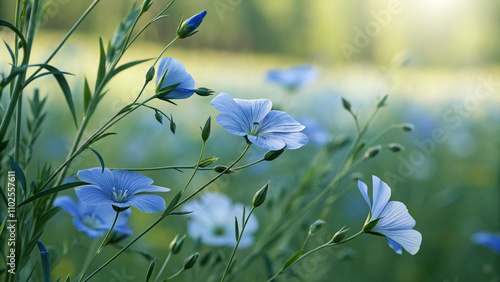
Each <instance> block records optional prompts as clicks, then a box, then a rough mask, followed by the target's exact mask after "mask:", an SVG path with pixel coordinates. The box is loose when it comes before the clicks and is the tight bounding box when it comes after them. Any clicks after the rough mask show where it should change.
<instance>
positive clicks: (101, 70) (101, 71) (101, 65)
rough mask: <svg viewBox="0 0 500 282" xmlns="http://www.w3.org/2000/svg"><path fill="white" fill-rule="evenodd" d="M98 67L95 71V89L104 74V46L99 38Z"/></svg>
mask: <svg viewBox="0 0 500 282" xmlns="http://www.w3.org/2000/svg"><path fill="white" fill-rule="evenodd" d="M99 52H100V55H99V67H98V69H97V80H96V83H95V86H96V89H97V87H98V85H100V84H101V83H102V80H103V79H104V74H105V72H106V52H105V51H104V44H103V43H102V38H101V37H99Z"/></svg>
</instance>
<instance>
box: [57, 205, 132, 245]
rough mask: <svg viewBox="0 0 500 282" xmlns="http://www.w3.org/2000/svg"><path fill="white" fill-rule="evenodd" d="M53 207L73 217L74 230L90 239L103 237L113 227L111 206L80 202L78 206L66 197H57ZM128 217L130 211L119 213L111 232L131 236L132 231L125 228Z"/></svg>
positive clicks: (113, 216) (113, 217)
mask: <svg viewBox="0 0 500 282" xmlns="http://www.w3.org/2000/svg"><path fill="white" fill-rule="evenodd" d="M54 206H56V207H60V208H62V209H63V210H64V211H66V212H67V213H69V214H70V215H72V216H73V224H74V225H75V227H76V229H78V231H81V232H85V233H87V235H88V236H89V237H90V238H97V237H101V236H103V235H104V234H105V233H106V232H107V231H108V230H109V229H110V228H111V225H113V221H114V220H115V217H116V212H115V211H114V210H113V208H112V207H111V205H106V204H105V205H89V204H86V203H85V202H82V201H81V200H79V201H78V205H77V204H75V202H74V201H73V199H72V198H71V197H68V196H59V197H57V198H56V199H55V201H54ZM129 217H130V210H126V211H123V212H121V213H120V215H119V216H118V219H117V221H116V224H115V227H114V228H113V231H116V232H119V233H123V234H131V233H132V230H131V229H130V228H129V227H127V221H128V218H129Z"/></svg>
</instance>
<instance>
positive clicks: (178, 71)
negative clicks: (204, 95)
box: [156, 57, 195, 99]
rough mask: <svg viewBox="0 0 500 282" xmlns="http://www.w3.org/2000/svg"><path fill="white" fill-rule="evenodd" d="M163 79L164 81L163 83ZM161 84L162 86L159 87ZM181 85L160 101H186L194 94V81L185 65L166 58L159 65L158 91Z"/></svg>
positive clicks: (163, 96) (157, 73) (162, 96)
mask: <svg viewBox="0 0 500 282" xmlns="http://www.w3.org/2000/svg"><path fill="white" fill-rule="evenodd" d="M162 79H163V81H162ZM159 83H161V85H158V84H159ZM176 84H179V85H178V86H177V87H175V89H173V90H172V91H170V92H168V93H167V94H164V95H161V96H160V97H159V98H160V99H186V98H189V97H191V95H193V93H194V85H195V82H194V79H193V77H192V76H191V75H190V74H189V73H187V72H186V68H184V65H183V64H182V63H181V62H179V61H178V60H176V59H174V58H169V57H164V58H162V59H161V60H160V63H159V64H158V71H157V72H156V85H157V89H158V91H160V93H161V91H162V89H165V88H167V87H173V85H176Z"/></svg>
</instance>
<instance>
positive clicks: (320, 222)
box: [309, 219, 325, 236]
mask: <svg viewBox="0 0 500 282" xmlns="http://www.w3.org/2000/svg"><path fill="white" fill-rule="evenodd" d="M323 224H325V222H324V221H323V220H320V219H318V220H316V221H315V222H314V223H313V224H311V226H309V236H313V235H314V234H316V232H318V230H320V229H321V227H322V226H323Z"/></svg>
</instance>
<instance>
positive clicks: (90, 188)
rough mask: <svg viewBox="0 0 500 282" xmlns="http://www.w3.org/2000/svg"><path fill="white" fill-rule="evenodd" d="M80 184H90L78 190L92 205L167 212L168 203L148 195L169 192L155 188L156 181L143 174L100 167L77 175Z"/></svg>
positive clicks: (83, 199) (77, 193)
mask: <svg viewBox="0 0 500 282" xmlns="http://www.w3.org/2000/svg"><path fill="white" fill-rule="evenodd" d="M77 175H78V178H80V180H82V181H85V182H88V183H90V185H83V186H80V187H77V188H76V189H75V192H76V195H77V196H78V198H80V200H82V201H83V202H85V203H87V204H91V205H100V204H110V206H111V205H113V206H116V207H119V208H128V207H130V206H134V207H136V208H137V209H139V210H141V211H143V212H147V213H155V212H159V211H162V210H164V209H165V200H163V198H162V197H160V196H157V195H150V194H144V193H145V192H167V191H170V189H168V188H164V187H159V186H155V185H151V184H153V180H152V179H151V178H149V177H147V176H144V175H142V174H140V173H137V172H133V171H126V170H118V169H115V170H113V171H111V170H109V169H105V170H104V172H102V169H101V168H100V167H95V168H91V169H85V170H80V171H78V174H77Z"/></svg>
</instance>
